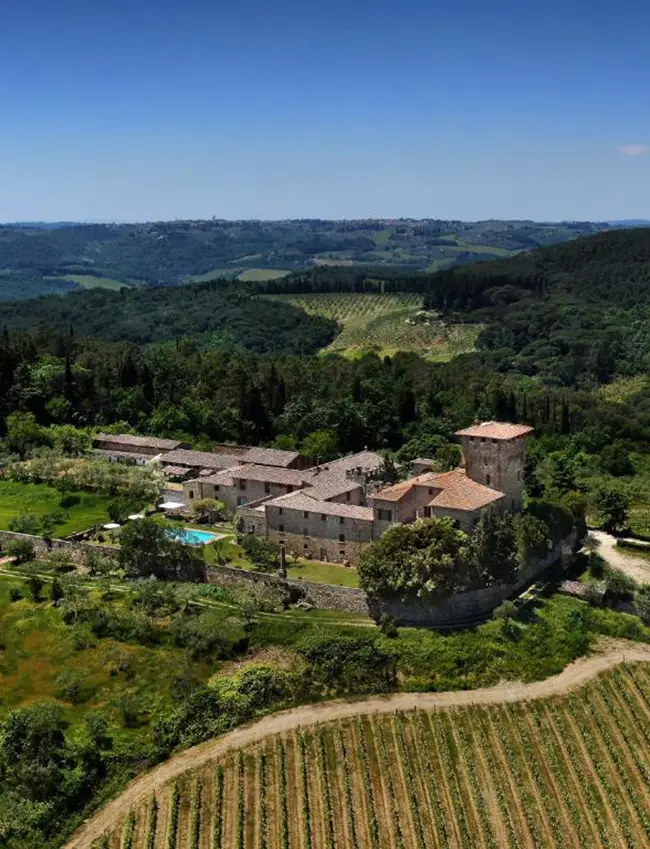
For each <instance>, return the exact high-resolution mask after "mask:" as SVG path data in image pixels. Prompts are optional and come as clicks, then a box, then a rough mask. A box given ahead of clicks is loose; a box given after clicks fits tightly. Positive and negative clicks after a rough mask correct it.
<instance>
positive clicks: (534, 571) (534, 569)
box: [207, 532, 577, 627]
mask: <svg viewBox="0 0 650 849" xmlns="http://www.w3.org/2000/svg"><path fill="white" fill-rule="evenodd" d="M576 541H577V534H576V533H575V532H574V533H573V534H571V535H570V536H569V537H567V539H565V540H563V541H562V542H560V543H558V544H557V545H556V546H555V548H554V549H553V551H551V552H550V553H549V555H548V556H547V557H546V558H544V559H543V560H540V561H539V562H538V563H536V564H534V565H533V566H530V567H529V568H528V569H526V570H524V572H522V573H521V574H520V575H519V578H518V580H517V582H516V583H515V584H499V585H494V586H491V587H481V588H480V589H476V590H469V591H468V592H464V593H456V594H455V595H453V596H449V597H448V598H445V599H441V600H440V601H437V602H431V601H428V600H418V599H414V600H412V601H408V602H403V601H400V600H399V599H378V598H370V597H369V596H367V595H366V593H365V592H364V591H363V590H356V589H351V588H349V587H337V586H332V585H331V584H315V583H312V582H311V581H296V580H293V579H291V578H288V579H286V580H285V579H283V578H278V577H276V576H275V575H267V574H264V573H260V572H246V571H243V570H241V569H232V568H231V567H229V566H208V568H207V580H208V582H209V583H211V584H219V585H220V586H225V587H229V588H231V589H238V588H239V589H240V588H241V587H243V586H250V585H251V583H257V584H261V585H264V586H268V587H274V588H276V589H279V590H282V591H285V592H288V593H289V594H290V595H291V597H292V600H296V599H297V598H301V599H304V600H305V601H308V602H309V603H310V604H313V605H314V607H318V608H322V609H324V610H338V611H341V612H344V613H354V614H357V615H360V616H372V617H373V618H375V619H378V618H379V617H380V616H381V615H382V614H384V613H388V614H390V615H391V616H393V617H394V618H395V621H396V622H397V624H398V625H420V626H430V627H451V626H453V625H456V624H458V625H460V624H463V623H465V622H472V621H475V620H478V619H481V618H482V617H487V616H489V614H490V613H491V612H492V610H494V608H495V607H498V606H499V605H500V604H501V602H502V601H504V600H505V599H506V598H508V597H509V596H511V595H513V594H514V593H516V592H518V591H519V590H520V589H522V588H523V587H525V586H526V584H528V583H530V582H531V581H533V580H534V579H535V578H536V577H537V576H538V575H539V574H540V573H541V572H543V571H544V569H546V568H547V567H548V566H550V565H551V564H553V563H556V562H557V561H562V562H566V561H567V559H568V557H570V555H571V554H572V553H573V551H574V549H575V545H576Z"/></svg>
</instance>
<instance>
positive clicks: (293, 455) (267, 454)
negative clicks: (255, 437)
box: [241, 448, 300, 468]
mask: <svg viewBox="0 0 650 849" xmlns="http://www.w3.org/2000/svg"><path fill="white" fill-rule="evenodd" d="M298 457H300V454H299V453H298V452H297V451H280V449H279V448H249V450H248V451H247V452H246V453H245V454H242V456H241V461H242V462H243V463H255V464H256V465H259V466H278V467H280V468H286V467H287V466H290V465H291V464H292V463H293V462H294V461H295V460H297V459H298Z"/></svg>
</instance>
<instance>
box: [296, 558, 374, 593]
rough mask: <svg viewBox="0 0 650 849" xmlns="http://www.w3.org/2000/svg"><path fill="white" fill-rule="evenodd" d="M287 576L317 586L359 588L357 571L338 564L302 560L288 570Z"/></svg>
mask: <svg viewBox="0 0 650 849" xmlns="http://www.w3.org/2000/svg"><path fill="white" fill-rule="evenodd" d="M287 575H288V576H289V577H290V578H294V579H295V580H297V581H299V580H303V581H313V582H314V583H316V584H334V585H336V586H339V587H355V588H356V587H358V586H359V576H358V574H357V570H356V569H354V568H353V567H351V566H340V565H339V564H337V563H321V562H320V561H313V560H302V559H301V560H300V561H299V562H298V563H297V565H295V566H289V567H288V568H287Z"/></svg>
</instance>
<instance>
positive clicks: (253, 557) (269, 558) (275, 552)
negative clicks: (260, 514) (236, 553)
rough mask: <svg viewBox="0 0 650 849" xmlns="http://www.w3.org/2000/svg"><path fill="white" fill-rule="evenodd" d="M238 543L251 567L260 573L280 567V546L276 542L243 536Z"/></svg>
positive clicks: (250, 535) (253, 536) (248, 535)
mask: <svg viewBox="0 0 650 849" xmlns="http://www.w3.org/2000/svg"><path fill="white" fill-rule="evenodd" d="M238 542H239V544H240V545H241V547H242V549H243V551H244V554H245V555H246V557H248V559H249V560H250V561H251V563H252V564H253V566H255V567H256V568H257V569H260V570H261V571H262V572H273V571H275V570H277V569H278V568H279V567H280V546H279V545H278V544H277V543H276V542H272V541H271V540H267V539H261V537H258V536H255V534H244V535H243V536H241V537H240V538H239V540H238Z"/></svg>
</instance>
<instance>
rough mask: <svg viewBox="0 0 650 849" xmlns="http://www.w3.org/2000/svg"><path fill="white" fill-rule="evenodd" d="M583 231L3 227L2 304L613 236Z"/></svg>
mask: <svg viewBox="0 0 650 849" xmlns="http://www.w3.org/2000/svg"><path fill="white" fill-rule="evenodd" d="M611 226H612V225H610V224H605V223H590V222H557V223H552V222H542V223H537V222H534V221H478V222H462V221H448V220H433V219H431V220H421V221H420V220H412V219H394V220H375V219H373V220H359V221H323V220H319V219H299V220H292V221H222V220H210V221H172V222H153V223H148V224H76V223H73V222H72V223H68V222H57V223H50V224H48V223H43V222H35V223H19V224H10V225H4V226H0V300H10V299H15V298H32V297H37V296H38V295H41V294H50V293H60V292H64V291H69V290H74V289H78V288H80V286H81V285H82V284H81V283H80V282H79V278H83V280H84V284H83V285H85V286H86V287H88V286H90V285H92V281H89V278H92V277H94V278H97V280H98V281H106V280H108V281H111V282H110V284H103V283H102V282H98V283H97V285H98V286H102V285H110V286H111V287H113V288H115V287H116V286H119V284H120V283H123V284H124V285H126V286H173V285H179V284H181V283H185V282H189V281H196V280H208V279H216V278H222V277H225V278H229V279H233V280H234V279H238V280H243V281H250V280H264V279H266V278H268V279H271V278H278V277H281V276H282V275H285V274H288V273H290V272H296V271H304V270H306V269H310V268H314V267H316V266H332V267H347V268H355V267H357V268H358V267H374V268H378V269H384V270H402V271H412V272H422V271H429V272H435V271H438V270H440V269H445V268H449V267H452V266H456V265H465V264H469V263H472V262H475V261H476V260H496V259H502V258H504V257H510V256H513V255H515V254H517V253H519V252H521V251H527V250H531V249H534V248H537V247H539V246H544V245H551V244H555V243H558V242H565V241H567V240H570V239H574V238H576V237H578V236H584V235H591V234H594V233H598V232H601V231H603V230H607V229H610V228H611Z"/></svg>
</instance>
